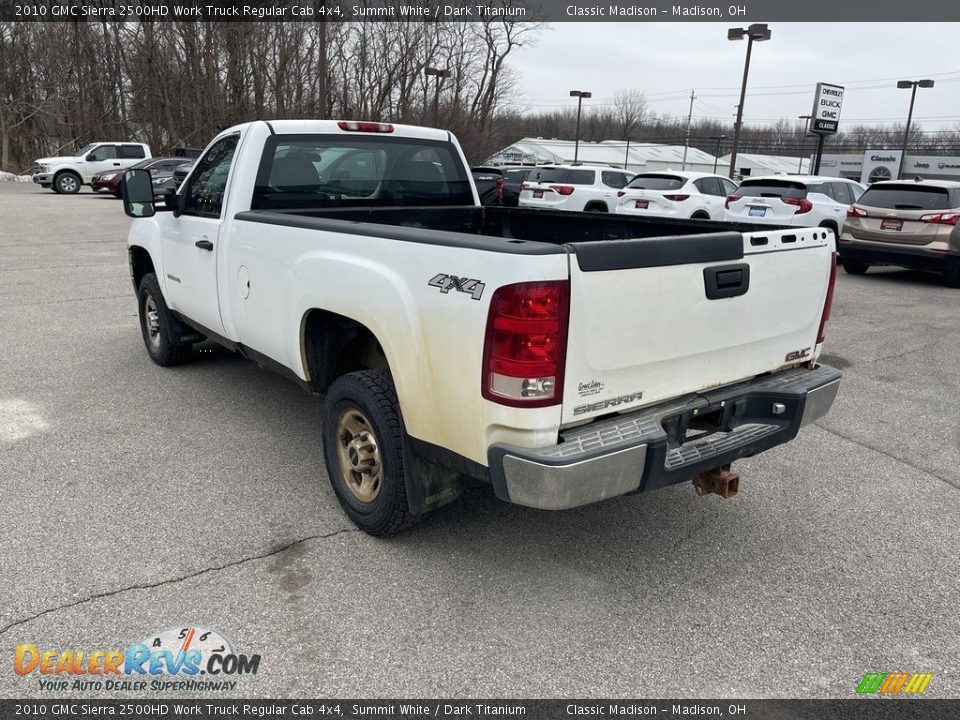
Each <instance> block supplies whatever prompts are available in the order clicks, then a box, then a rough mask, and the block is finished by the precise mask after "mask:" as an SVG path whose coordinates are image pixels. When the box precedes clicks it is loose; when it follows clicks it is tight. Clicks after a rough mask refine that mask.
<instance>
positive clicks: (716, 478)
mask: <svg viewBox="0 0 960 720" xmlns="http://www.w3.org/2000/svg"><path fill="white" fill-rule="evenodd" d="M693 487H694V489H695V490H696V491H697V495H699V496H700V497H703V496H704V495H707V494H709V493H716V494H717V495H719V496H720V497H722V498H732V497H733V496H734V495H736V494H737V490H739V489H740V474H739V473H735V472H731V470H730V466H729V465H724V466H723V467H719V468H715V469H713V470H707V472H702V473H700V474H699V475H697V476H696V477H695V478H693Z"/></svg>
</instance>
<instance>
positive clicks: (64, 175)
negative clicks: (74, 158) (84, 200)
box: [53, 170, 83, 195]
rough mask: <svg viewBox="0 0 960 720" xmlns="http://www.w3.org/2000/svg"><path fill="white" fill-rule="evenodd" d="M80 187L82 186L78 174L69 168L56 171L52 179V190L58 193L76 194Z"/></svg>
mask: <svg viewBox="0 0 960 720" xmlns="http://www.w3.org/2000/svg"><path fill="white" fill-rule="evenodd" d="M81 187H83V182H82V181H81V180H80V176H79V175H77V174H76V173H75V172H70V171H69V170H64V171H63V172H59V173H57V176H56V177H55V178H54V179H53V189H54V192H57V193H59V194H60V195H76V194H77V193H78V192H80V188H81Z"/></svg>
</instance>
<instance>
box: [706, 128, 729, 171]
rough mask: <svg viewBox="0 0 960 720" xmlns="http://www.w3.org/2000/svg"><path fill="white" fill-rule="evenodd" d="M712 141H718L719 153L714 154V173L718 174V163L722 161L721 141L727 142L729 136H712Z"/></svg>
mask: <svg viewBox="0 0 960 720" xmlns="http://www.w3.org/2000/svg"><path fill="white" fill-rule="evenodd" d="M710 139H711V140H716V141H717V151H716V152H715V153H714V154H713V172H714V173H716V172H717V161H718V160H719V159H720V141H721V140H726V139H727V136H726V135H711V136H710Z"/></svg>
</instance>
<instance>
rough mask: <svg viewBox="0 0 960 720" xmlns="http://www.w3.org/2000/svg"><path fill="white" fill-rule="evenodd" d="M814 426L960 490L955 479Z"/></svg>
mask: <svg viewBox="0 0 960 720" xmlns="http://www.w3.org/2000/svg"><path fill="white" fill-rule="evenodd" d="M814 425H816V427H818V428H819V429H820V430H823V431H824V432H828V433H830V434H831V435H835V436H837V437H838V438H841V439H842V440H846V441H847V442H851V443H853V444H854V445H859V446H860V447H862V448H866V449H867V450H873V451H874V452H876V453H880V454H881V455H883V456H884V457H886V458H890V459H891V460H893V461H894V462H898V463H902V464H903V465H906V466H907V467H911V468H913V469H914V470H917V471H919V472H922V473H923V474H924V475H929V476H930V477H932V478H936V479H937V480H940V481H941V482H944V483H946V484H947V485H949V486H950V487H952V488H954V489H955V490H960V480H953V479H951V478H947V477H944V476H943V475H938V474H937V473H935V472H933V471H932V470H930V469H929V468H925V467H921V466H920V465H917V464H916V463H913V462H910V461H909V460H907V459H906V458H902V457H897V456H896V455H894V454H893V453H889V452H887V451H886V450H883V449H882V448H878V447H874V446H873V445H868V444H867V443H865V442H863V441H861V440H857V439H856V438H852V437H850V436H849V435H844V434H843V433H841V432H837V431H836V430H831V429H830V428H828V427H824V426H823V425H821V424H820V423H814Z"/></svg>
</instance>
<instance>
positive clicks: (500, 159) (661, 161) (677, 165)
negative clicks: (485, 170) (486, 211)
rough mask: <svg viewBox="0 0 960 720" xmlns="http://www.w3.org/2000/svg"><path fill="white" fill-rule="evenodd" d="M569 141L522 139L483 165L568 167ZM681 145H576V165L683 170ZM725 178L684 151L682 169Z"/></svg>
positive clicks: (695, 153)
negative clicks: (577, 163)
mask: <svg viewBox="0 0 960 720" xmlns="http://www.w3.org/2000/svg"><path fill="white" fill-rule="evenodd" d="M573 155H574V142H573V140H548V139H545V138H523V139H522V140H518V141H517V142H515V143H513V144H512V145H510V146H509V147H505V148H503V149H502V150H500V151H498V152H496V153H494V154H493V155H491V156H490V157H489V158H488V159H487V161H486V162H485V163H484V164H485V165H542V164H545V163H557V164H561V163H564V164H569V163H572V162H573ZM683 155H684V147H683V145H657V144H655V143H632V142H631V143H627V141H625V140H604V141H602V142H585V141H580V149H579V151H578V153H577V161H578V162H582V163H585V164H589V165H611V166H614V167H619V168H626V169H627V170H632V171H633V172H638V173H639V172H651V171H660V170H681V169H683V168H684V162H683ZM715 163H716V169H717V172H718V173H720V174H721V175H723V174H726V172H727V165H726V164H725V163H724V162H723V161H717V160H716V158H714V156H713V155H711V154H709V153H706V152H703V151H702V150H698V149H697V148H694V147H690V148H687V161H686V166H685V167H686V169H687V170H691V171H697V172H713V170H714V164H715Z"/></svg>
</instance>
